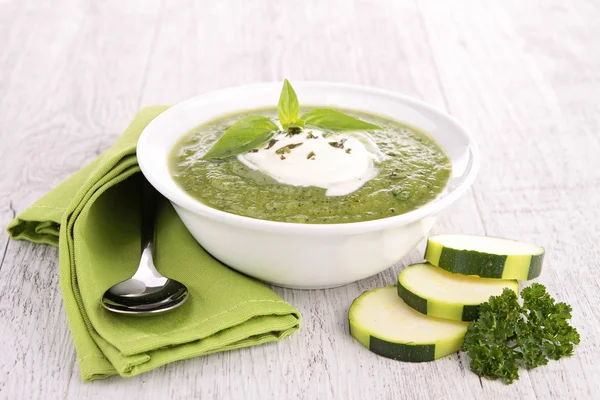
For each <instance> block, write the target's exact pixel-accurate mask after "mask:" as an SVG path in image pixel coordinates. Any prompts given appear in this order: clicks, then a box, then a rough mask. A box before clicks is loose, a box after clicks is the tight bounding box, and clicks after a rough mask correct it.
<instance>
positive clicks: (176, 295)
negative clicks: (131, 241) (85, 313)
mask: <svg viewBox="0 0 600 400" xmlns="http://www.w3.org/2000/svg"><path fill="white" fill-rule="evenodd" d="M155 213H156V193H155V191H154V189H153V188H152V187H151V186H150V185H149V184H148V183H147V182H145V184H144V196H143V199H142V256H141V258H140V264H139V266H138V269H137V271H136V272H135V274H134V275H133V276H132V277H131V278H129V279H127V280H124V281H123V282H119V283H117V284H116V285H114V286H112V287H111V288H109V289H108V290H107V291H106V292H104V296H102V306H103V307H104V308H105V309H107V310H108V311H111V312H114V313H119V314H129V315H152V314H157V313H162V312H165V311H170V310H173V309H175V308H177V307H179V306H181V305H182V304H183V303H185V302H186V301H187V299H188V298H189V292H188V289H187V287H186V286H185V285H184V284H183V283H181V282H178V281H176V280H174V279H170V278H167V277H164V276H162V275H161V274H160V273H159V272H158V270H157V269H156V267H155V266H154V260H153V256H152V253H153V251H152V250H153V248H154V246H153V243H154V215H155Z"/></svg>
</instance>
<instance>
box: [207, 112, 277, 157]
mask: <svg viewBox="0 0 600 400" xmlns="http://www.w3.org/2000/svg"><path fill="white" fill-rule="evenodd" d="M278 129H279V127H278V126H277V124H275V123H274V122H273V121H271V119H269V118H267V117H262V116H260V115H249V116H247V117H244V118H242V119H240V120H239V121H237V122H236V123H235V124H233V125H231V126H230V127H229V129H227V130H226V131H225V133H224V134H223V136H221V137H220V138H219V140H217V142H216V143H215V144H213V146H212V147H211V148H210V150H208V152H207V153H206V154H205V155H204V157H202V159H204V160H213V159H222V158H227V157H232V156H237V155H238V154H242V153H245V152H247V151H248V150H250V149H253V148H255V147H258V146H261V145H262V144H263V143H265V142H267V141H268V140H269V139H271V138H272V137H273V136H274V135H275V133H276V132H277V130H278Z"/></svg>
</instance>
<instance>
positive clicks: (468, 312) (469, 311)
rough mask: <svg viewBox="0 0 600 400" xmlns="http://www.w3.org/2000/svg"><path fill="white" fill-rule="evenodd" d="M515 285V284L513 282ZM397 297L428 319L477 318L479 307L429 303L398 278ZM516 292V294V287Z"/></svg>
mask: <svg viewBox="0 0 600 400" xmlns="http://www.w3.org/2000/svg"><path fill="white" fill-rule="evenodd" d="M515 283H516V282H515ZM397 286H398V296H400V298H401V299H402V300H404V302H405V303H406V304H407V305H408V306H410V307H411V308H412V309H414V310H415V311H418V312H420V313H421V314H425V315H428V316H430V317H436V318H444V319H451V320H454V321H464V322H470V321H475V320H476V319H477V317H478V316H479V305H478V304H475V305H471V304H456V303H446V302H442V301H430V300H427V299H425V298H423V297H420V296H419V295H417V294H416V293H413V292H411V291H410V290H409V289H407V288H406V287H404V286H403V285H402V283H401V282H400V276H398V284H397ZM515 286H516V291H515V292H518V285H515Z"/></svg>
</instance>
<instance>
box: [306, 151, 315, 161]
mask: <svg viewBox="0 0 600 400" xmlns="http://www.w3.org/2000/svg"><path fill="white" fill-rule="evenodd" d="M315 155H316V154H315V152H314V151H311V152H310V153H308V155H307V156H306V159H307V160H309V159H311V158H313V157H314V156H315Z"/></svg>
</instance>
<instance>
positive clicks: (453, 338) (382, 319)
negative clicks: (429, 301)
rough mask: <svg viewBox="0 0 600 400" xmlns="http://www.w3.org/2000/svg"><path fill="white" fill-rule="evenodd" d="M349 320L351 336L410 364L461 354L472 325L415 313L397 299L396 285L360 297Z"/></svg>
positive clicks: (368, 346)
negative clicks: (469, 326) (464, 340)
mask: <svg viewBox="0 0 600 400" xmlns="http://www.w3.org/2000/svg"><path fill="white" fill-rule="evenodd" d="M348 319H349V321H350V334H351V335H352V337H354V338H355V339H356V340H358V341H359V342H360V343H361V344H362V345H363V346H365V347H366V348H367V349H369V350H371V351H372V352H373V353H376V354H379V355H381V356H384V357H388V358H392V359H394V360H400V361H409V362H422V361H432V360H435V359H438V358H440V357H444V356H446V355H448V354H451V353H454V352H456V351H458V349H459V348H460V346H461V344H462V341H463V338H464V336H465V333H466V332H467V326H468V325H469V323H468V322H458V321H450V320H445V319H440V318H433V317H428V316H426V315H423V314H421V313H418V312H416V311H415V310H413V309H412V308H410V307H409V306H407V305H406V304H405V303H404V301H402V299H401V298H400V297H398V295H397V293H396V287H395V286H386V287H384V288H380V289H374V290H370V291H368V292H365V293H363V294H362V295H360V296H359V297H358V298H357V299H356V300H354V302H353V303H352V306H351V307H350V311H349V312H348Z"/></svg>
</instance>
